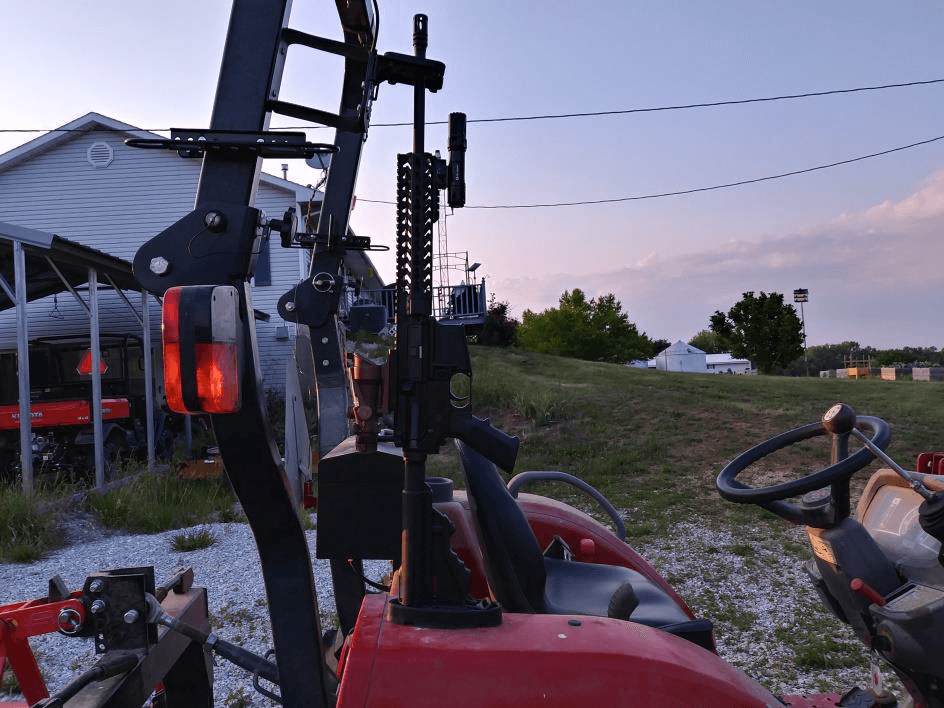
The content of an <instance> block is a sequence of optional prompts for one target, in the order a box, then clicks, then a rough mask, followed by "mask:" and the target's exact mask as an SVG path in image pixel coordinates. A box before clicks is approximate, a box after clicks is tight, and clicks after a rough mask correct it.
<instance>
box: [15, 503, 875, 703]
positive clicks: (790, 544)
mask: <svg viewBox="0 0 944 708" xmlns="http://www.w3.org/2000/svg"><path fill="white" fill-rule="evenodd" d="M198 528H205V529H207V530H209V531H210V532H212V533H213V534H214V535H215V536H216V539H217V541H216V543H215V544H213V545H212V546H210V547H208V548H205V549H202V550H198V551H192V552H188V553H177V552H174V551H172V550H171V539H172V538H173V537H174V536H175V535H177V534H179V533H181V531H169V532H164V533H159V534H152V535H124V534H115V533H106V532H103V531H102V530H101V529H99V528H97V527H96V525H95V524H94V522H93V521H92V520H90V519H89V518H87V517H86V518H83V517H79V518H76V519H75V520H74V521H73V522H72V523H71V524H70V529H69V534H70V538H71V540H72V541H73V543H72V545H70V546H68V547H66V548H63V549H61V550H58V551H56V552H54V553H52V554H50V555H49V556H48V557H47V558H45V559H44V560H42V561H39V562H36V563H32V564H29V565H18V564H0V603H7V602H13V601H17V600H24V599H26V598H29V597H42V596H44V595H45V594H46V590H47V581H48V579H49V578H50V577H52V576H53V575H55V574H59V575H61V576H62V577H63V579H64V580H65V581H66V585H67V586H68V587H70V588H77V587H80V586H81V585H82V582H83V581H84V579H85V577H86V576H87V575H88V574H89V573H91V572H94V571H97V570H102V569H106V568H118V567H128V566H140V565H153V566H154V567H155V575H156V579H157V581H158V582H162V581H163V580H164V579H166V578H168V577H170V575H171V572H172V571H173V570H174V569H175V568H177V567H179V566H181V565H190V566H193V568H194V571H195V578H196V582H197V583H198V584H203V583H205V584H206V585H207V586H208V587H209V603H210V612H211V615H212V621H213V623H214V626H215V631H216V632H217V634H218V635H219V636H220V637H221V638H223V639H227V640H230V641H233V642H237V643H240V644H242V645H244V646H246V647H247V648H249V649H251V650H253V651H255V652H258V653H265V651H266V650H268V649H269V648H270V647H271V646H272V638H271V633H270V628H269V618H268V614H267V610H266V606H265V591H264V588H263V585H262V575H261V571H260V568H259V562H258V559H257V555H256V552H255V545H254V542H253V539H252V534H251V533H250V531H249V527H248V525H246V524H238V523H231V524H208V525H205V526H202V527H198ZM308 538H309V545H310V547H311V548H314V540H315V539H314V531H309V532H308ZM784 538H785V539H787V540H786V541H785V542H784V541H782V540H776V541H774V542H771V541H770V539H769V534H765V533H764V532H763V530H750V529H745V530H742V531H741V532H739V533H738V536H737V538H735V537H734V536H733V535H732V534H731V533H729V532H723V531H711V530H707V529H704V528H700V527H698V526H695V525H692V524H683V525H679V526H678V527H676V528H675V529H674V530H673V533H672V535H671V538H663V539H659V540H655V541H651V542H649V543H646V544H642V545H640V546H638V550H640V552H641V553H642V554H643V555H644V556H646V557H647V558H649V559H650V561H651V562H652V563H653V565H654V566H655V567H656V568H657V569H659V570H660V571H661V572H662V573H663V574H664V575H665V576H666V578H667V579H669V581H670V582H672V583H673V584H674V585H675V587H676V589H677V590H678V591H679V593H680V594H681V595H682V597H683V598H685V599H686V601H688V602H689V604H690V605H691V606H692V608H693V610H694V611H695V613H696V614H697V615H699V616H705V617H708V618H711V619H713V620H715V622H716V626H717V634H718V644H719V651H720V653H721V655H722V656H723V657H724V658H725V659H726V660H727V661H729V662H731V663H733V664H734V665H736V666H738V667H740V668H742V669H744V670H745V671H746V672H747V673H748V674H750V675H752V676H755V677H757V678H758V679H760V680H761V681H762V682H763V683H764V684H765V685H767V686H768V688H770V689H771V690H772V691H773V692H774V693H776V694H791V693H804V692H814V691H822V690H825V689H828V690H836V691H839V692H844V691H845V690H846V689H848V688H851V687H852V686H853V685H855V684H856V683H858V684H860V685H865V681H866V680H867V678H868V673H867V665H866V661H865V658H864V657H865V654H864V652H863V651H861V650H860V649H859V645H858V643H857V642H856V640H855V639H854V638H853V637H852V634H851V632H850V631H849V629H848V627H846V626H844V625H841V624H840V623H839V622H838V621H837V620H835V619H834V618H832V617H831V616H830V615H827V614H826V612H825V611H824V610H822V609H821V603H820V601H819V599H818V598H817V597H816V595H815V593H814V592H813V590H812V588H811V586H810V584H809V581H808V580H807V578H806V576H805V574H804V573H803V571H802V559H801V557H800V555H801V554H800V553H798V550H799V549H802V546H800V545H799V544H800V543H801V542H803V539H802V537H801V536H799V535H797V536H795V537H794V536H789V535H785V537H784ZM791 539H795V540H791ZM784 543H785V544H786V545H784ZM785 548H787V549H790V552H788V550H785ZM313 563H314V566H315V574H316V581H317V586H318V596H319V602H320V607H321V611H322V613H323V614H329V613H333V612H334V598H333V594H332V590H331V585H330V581H329V573H328V568H327V563H326V562H324V561H313ZM367 565H368V567H367V573H368V575H370V576H371V577H373V578H375V579H376V578H379V577H380V576H381V575H383V573H385V572H386V570H387V568H388V564H386V563H382V562H373V563H369V564H367ZM824 638H826V639H829V640H831V641H832V642H834V643H838V646H839V648H840V655H841V656H843V657H845V659H844V660H843V662H841V663H856V657H859V659H858V662H857V665H856V666H854V667H841V668H835V669H811V668H809V667H803V666H798V660H797V656H798V651H800V650H802V648H803V643H804V642H807V643H816V642H822V641H823V639H824ZM785 640H786V641H785ZM33 648H34V650H35V651H36V653H37V654H38V657H39V662H40V665H41V667H42V670H43V673H44V675H45V677H46V679H47V683H48V686H49V687H50V689H51V690H56V689H57V688H59V687H62V686H63V685H65V683H67V682H68V681H69V680H70V679H72V678H74V677H75V676H76V675H77V674H78V673H79V672H80V671H81V670H82V669H84V668H86V667H88V666H89V665H90V664H91V663H92V661H93V660H94V650H93V647H92V644H91V641H90V640H77V639H70V638H66V637H62V636H60V635H47V636H44V637H38V638H36V639H34V640H33ZM850 656H851V657H852V660H851V661H850V659H849V657H850ZM215 679H216V683H215V689H214V691H215V696H216V705H217V706H267V705H272V704H271V703H270V702H269V701H268V700H267V699H264V698H263V697H261V696H259V695H257V694H255V693H254V691H253V689H252V686H251V682H250V680H249V678H248V676H247V674H246V673H245V672H243V671H242V670H241V669H238V668H236V667H233V666H231V665H230V664H229V663H228V662H225V661H223V660H221V659H217V660H216V666H215Z"/></svg>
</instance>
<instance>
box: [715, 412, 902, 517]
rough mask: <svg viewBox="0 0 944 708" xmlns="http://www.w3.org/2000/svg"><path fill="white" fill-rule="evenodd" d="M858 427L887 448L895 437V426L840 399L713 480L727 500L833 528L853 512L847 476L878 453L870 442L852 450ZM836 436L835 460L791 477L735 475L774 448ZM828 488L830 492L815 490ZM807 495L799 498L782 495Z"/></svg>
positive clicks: (737, 460) (748, 453)
mask: <svg viewBox="0 0 944 708" xmlns="http://www.w3.org/2000/svg"><path fill="white" fill-rule="evenodd" d="M854 427H862V428H866V429H868V431H869V432H870V433H871V440H872V442H873V443H874V444H875V445H876V446H877V447H879V448H881V449H882V450H884V449H885V448H886V447H887V446H888V443H889V442H890V440H891V428H890V427H889V425H888V423H886V422H885V421H884V420H882V419H881V418H876V417H874V416H867V415H860V416H857V415H856V413H855V411H854V410H853V409H852V407H851V406H848V405H846V404H845V403H837V404H836V405H834V406H833V407H832V408H830V409H829V410H828V411H826V413H825V415H823V420H822V422H821V423H809V424H807V425H803V426H800V427H799V428H794V429H793V430H790V431H787V432H785V433H781V434H780V435H777V436H775V437H772V438H770V439H769V440H766V441H764V442H762V443H761V444H760V445H757V446H756V447H752V448H751V449H750V450H747V451H746V452H742V453H741V454H740V455H738V456H737V457H735V458H734V459H733V460H731V461H730V462H729V463H728V464H727V465H725V467H724V469H723V470H721V474H719V475H718V479H717V481H716V482H715V484H716V486H717V488H718V492H719V493H720V494H721V496H722V497H723V498H725V499H727V500H728V501H732V502H737V503H740V504H757V505H759V506H762V507H763V508H765V509H767V510H768V511H771V512H773V513H774V514H777V515H778V516H780V517H783V518H784V519H786V520H787V521H791V522H793V523H795V524H804V525H806V526H812V527H815V528H831V527H833V526H835V525H836V524H838V523H839V522H840V521H842V520H843V519H845V518H846V517H847V516H849V478H850V477H852V475H853V474H855V473H856V472H858V471H859V470H860V469H862V468H863V467H865V466H867V465H868V464H869V463H870V462H872V460H873V459H874V458H875V455H873V454H872V452H871V451H870V450H869V449H868V448H864V447H863V448H862V449H861V450H858V451H857V452H856V453H855V454H853V455H849V454H848V441H849V434H850V432H851V431H852V429H853V428H854ZM826 434H831V435H832V436H833V449H832V464H830V465H829V466H828V467H824V468H823V469H821V470H819V471H817V472H813V473H811V474H808V475H806V476H805V477H801V478H800V479H795V480H792V481H789V482H783V483H781V484H775V485H771V486H769V487H756V488H755V487H751V486H749V485H747V484H744V483H743V482H739V481H738V480H737V479H736V478H737V476H738V475H739V474H740V473H741V472H743V471H744V470H745V469H747V468H748V467H749V466H750V465H752V464H754V463H755V462H757V461H758V460H761V459H763V458H765V457H767V456H768V455H770V454H771V453H772V452H775V451H777V450H780V449H782V448H785V447H789V446H790V445H795V444H796V443H798V442H802V441H803V440H809V439H810V438H815V437H818V436H820V435H826ZM826 487H829V488H830V491H829V494H828V495H826V494H818V495H813V494H810V493H811V492H815V491H816V490H820V489H825V488H826ZM800 495H806V497H804V498H803V499H802V500H801V501H800V502H799V503H795V502H786V501H783V500H784V499H789V498H791V497H796V496H800Z"/></svg>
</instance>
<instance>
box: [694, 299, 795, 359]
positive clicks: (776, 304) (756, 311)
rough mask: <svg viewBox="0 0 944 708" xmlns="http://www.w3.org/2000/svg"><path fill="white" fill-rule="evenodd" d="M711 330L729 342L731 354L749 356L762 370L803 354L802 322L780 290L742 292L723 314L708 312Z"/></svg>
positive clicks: (747, 357) (746, 357)
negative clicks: (757, 292)
mask: <svg viewBox="0 0 944 708" xmlns="http://www.w3.org/2000/svg"><path fill="white" fill-rule="evenodd" d="M711 331H712V332H714V333H715V334H717V335H719V336H720V337H721V338H722V339H724V340H726V341H727V342H728V343H729V344H730V345H731V353H732V354H733V355H734V356H736V357H743V358H745V359H750V360H751V361H752V362H754V364H755V365H756V366H757V368H758V369H759V370H760V372H761V373H764V374H769V373H771V372H772V371H773V370H774V369H777V368H781V367H784V366H786V365H787V364H789V363H790V362H791V361H793V360H794V359H796V358H797V357H798V356H800V355H801V354H803V325H802V324H801V323H800V318H799V317H798V316H797V313H796V310H795V309H794V308H793V305H788V304H786V303H784V301H783V294H782V293H770V294H767V293H765V292H761V294H760V295H759V296H755V295H754V293H753V292H746V293H744V295H743V297H742V298H741V299H740V300H739V301H738V302H737V303H735V304H734V306H733V307H732V308H731V309H730V310H728V313H727V315H726V314H724V313H723V312H720V311H717V312H715V314H713V315H712V316H711Z"/></svg>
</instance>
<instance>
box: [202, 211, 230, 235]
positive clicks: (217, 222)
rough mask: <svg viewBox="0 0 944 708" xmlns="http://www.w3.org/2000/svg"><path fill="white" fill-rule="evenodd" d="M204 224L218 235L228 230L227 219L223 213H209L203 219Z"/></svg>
mask: <svg viewBox="0 0 944 708" xmlns="http://www.w3.org/2000/svg"><path fill="white" fill-rule="evenodd" d="M203 223H204V224H206V227H207V229H209V230H210V231H211V232H213V233H215V234H218V233H220V232H221V231H222V230H223V229H225V228H226V217H225V216H223V214H222V213H221V212H218V211H208V212H207V213H206V215H205V216H204V217H203Z"/></svg>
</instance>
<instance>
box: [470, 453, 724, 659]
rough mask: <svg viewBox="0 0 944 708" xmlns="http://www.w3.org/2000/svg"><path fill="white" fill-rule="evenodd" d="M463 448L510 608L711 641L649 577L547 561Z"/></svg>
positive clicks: (495, 582)
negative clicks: (619, 622) (596, 619)
mask: <svg viewBox="0 0 944 708" xmlns="http://www.w3.org/2000/svg"><path fill="white" fill-rule="evenodd" d="M456 447H457V448H458V451H459V461H460V464H461V466H462V472H463V474H464V476H465V484H466V491H467V493H468V498H469V506H470V507H471V510H472V519H473V525H474V527H475V532H476V535H477V536H478V540H479V544H480V546H481V548H482V553H483V556H484V559H485V572H486V575H487V576H488V582H489V586H490V587H491V588H492V592H493V593H494V594H495V599H496V600H498V602H500V603H501V605H502V607H504V609H505V610H507V611H509V612H528V613H537V614H575V615H590V616H595V617H614V618H617V619H623V620H629V621H631V622H639V623H641V624H646V625H649V626H652V627H659V628H661V629H664V630H666V631H670V632H672V633H674V634H679V635H680V636H684V637H686V638H688V639H692V641H695V643H697V644H700V645H702V646H706V644H710V643H711V639H710V637H711V625H710V623H708V622H705V621H704V620H692V619H690V618H689V616H688V614H687V613H686V612H685V611H684V610H683V609H682V608H681V607H679V605H678V604H677V603H676V602H675V600H673V599H672V597H671V596H669V594H668V593H667V592H666V591H665V590H664V589H663V588H661V587H660V586H659V585H657V584H656V583H654V582H652V581H651V580H650V579H649V578H647V577H646V576H644V575H643V574H642V573H639V572H637V571H635V570H630V569H629V568H624V567H623V566H614V565H601V564H597V563H581V562H578V561H572V560H561V559H558V558H548V557H545V556H544V555H543V554H542V552H541V548H540V547H539V546H538V541H537V538H535V536H534V532H533V531H532V530H531V526H530V525H529V524H528V520H527V518H526V517H525V515H524V512H522V511H521V507H519V506H518V502H517V501H516V500H515V498H514V497H512V496H511V492H509V491H508V488H507V487H506V486H505V483H504V480H503V479H502V477H501V475H500V474H499V473H498V470H497V469H495V465H493V464H492V463H491V462H490V461H489V460H487V459H486V458H485V457H483V456H482V455H480V454H479V453H478V452H476V451H475V450H473V449H472V448H470V447H469V446H468V445H466V444H465V443H463V442H461V441H459V440H456ZM696 625H697V626H696ZM705 625H707V637H706V636H705V635H706V626H705ZM692 635H698V637H699V638H698V639H697V640H696V639H694V638H693V636H692ZM709 648H711V647H709Z"/></svg>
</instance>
